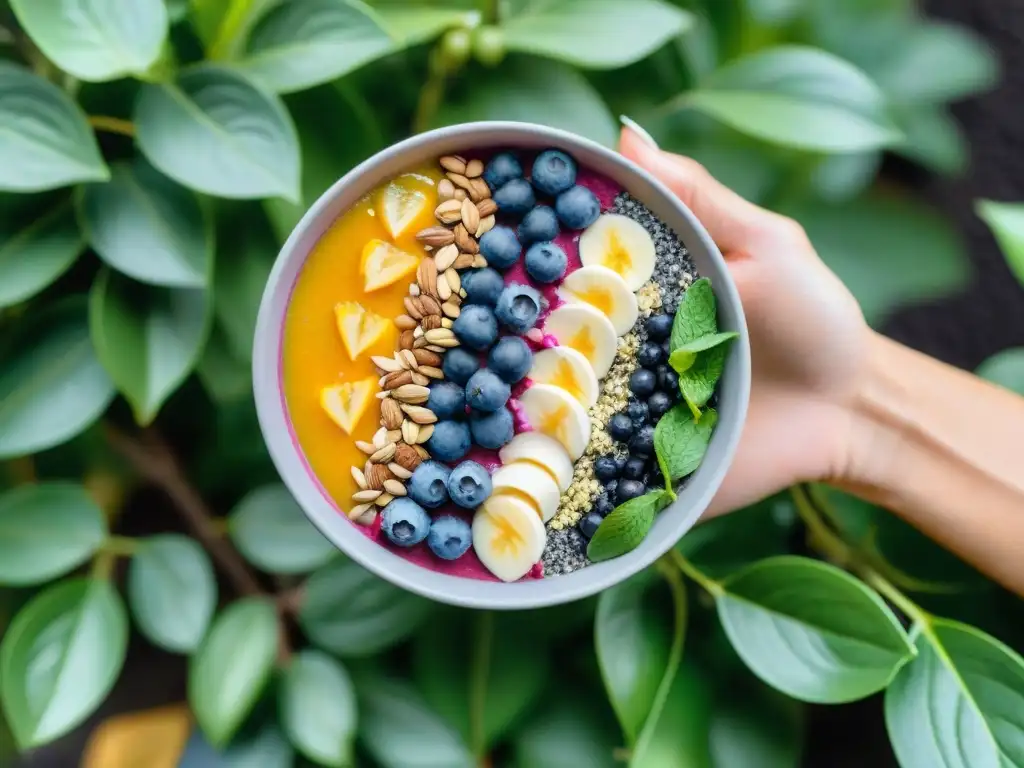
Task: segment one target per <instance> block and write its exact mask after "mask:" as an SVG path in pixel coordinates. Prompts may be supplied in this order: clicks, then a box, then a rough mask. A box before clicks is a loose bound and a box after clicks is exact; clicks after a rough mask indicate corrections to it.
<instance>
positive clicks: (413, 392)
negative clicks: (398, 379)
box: [391, 374, 430, 405]
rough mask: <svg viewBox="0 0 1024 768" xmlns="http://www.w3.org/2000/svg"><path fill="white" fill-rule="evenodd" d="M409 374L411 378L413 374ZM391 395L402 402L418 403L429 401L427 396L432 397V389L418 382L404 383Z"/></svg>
mask: <svg viewBox="0 0 1024 768" xmlns="http://www.w3.org/2000/svg"><path fill="white" fill-rule="evenodd" d="M409 375H410V378H411V376H412V374H409ZM391 396H392V397H393V398H395V399H396V400H398V401H399V402H400V403H412V404H413V405H418V404H420V403H425V402H427V398H428V397H430V390H429V389H427V388H426V387H424V386H420V385H417V384H403V385H402V386H400V387H398V389H396V390H395V391H394V392H392V393H391Z"/></svg>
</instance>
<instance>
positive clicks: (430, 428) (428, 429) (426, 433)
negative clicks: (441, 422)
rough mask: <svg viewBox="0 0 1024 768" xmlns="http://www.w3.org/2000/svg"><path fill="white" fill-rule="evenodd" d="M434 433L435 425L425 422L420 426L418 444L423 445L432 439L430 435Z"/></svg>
mask: <svg viewBox="0 0 1024 768" xmlns="http://www.w3.org/2000/svg"><path fill="white" fill-rule="evenodd" d="M432 434H434V425H433V424H424V425H423V426H422V427H420V434H419V437H417V438H416V444H417V445H423V444H424V443H426V442H427V440H429V439H430V436H431V435H432Z"/></svg>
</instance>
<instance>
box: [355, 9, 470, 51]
mask: <svg viewBox="0 0 1024 768" xmlns="http://www.w3.org/2000/svg"><path fill="white" fill-rule="evenodd" d="M373 9H374V11H376V13H377V16H378V17H380V19H381V20H382V21H383V22H384V28H385V29H387V31H388V32H389V33H390V34H391V36H392V37H393V38H394V39H395V40H396V41H397V42H398V43H399V44H401V45H403V46H413V45H419V44H421V43H425V42H428V41H430V40H433V39H434V38H435V37H437V36H438V35H440V34H441V33H442V32H444V31H445V30H446V29H450V28H452V27H465V28H467V29H469V28H472V27H475V26H476V25H477V24H479V23H480V12H479V11H477V10H475V9H471V8H466V9H459V8H437V7H432V6H427V5H410V4H409V3H407V2H406V0H378V1H377V2H376V3H374V8H373Z"/></svg>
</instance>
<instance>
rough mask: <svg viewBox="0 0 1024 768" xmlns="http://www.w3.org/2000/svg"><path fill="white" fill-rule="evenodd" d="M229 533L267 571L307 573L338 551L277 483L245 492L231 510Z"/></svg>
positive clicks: (249, 557)
mask: <svg viewBox="0 0 1024 768" xmlns="http://www.w3.org/2000/svg"><path fill="white" fill-rule="evenodd" d="M228 533H229V534H230V536H231V541H233V542H234V544H235V546H236V547H238V551H239V552H241V553H242V554H243V555H244V556H245V559H246V560H248V561H249V562H251V563H253V564H254V565H256V566H257V567H258V568H260V569H262V570H264V571H267V572H268V573H307V572H308V571H312V570H314V569H316V568H319V567H320V566H321V565H324V564H325V563H326V562H327V561H328V560H330V559H331V558H332V557H334V555H335V553H336V552H337V550H336V549H335V548H334V545H333V544H332V543H331V542H330V541H328V540H327V539H326V538H325V537H324V536H323V534H321V533H320V531H318V530H317V529H316V528H315V527H314V526H313V524H312V523H311V522H309V520H308V519H307V518H306V515H305V513H304V512H303V511H302V508H301V507H299V505H298V504H297V503H296V501H295V499H294V498H292V495H291V494H290V493H288V489H287V488H285V487H284V486H283V485H281V484H280V483H278V484H275V485H264V486H262V487H260V488H256V489H254V490H252V491H250V492H249V493H248V494H246V496H245V498H243V499H242V500H241V501H240V502H238V505H237V506H236V507H235V508H234V509H233V510H232V511H231V516H230V517H229V518H228Z"/></svg>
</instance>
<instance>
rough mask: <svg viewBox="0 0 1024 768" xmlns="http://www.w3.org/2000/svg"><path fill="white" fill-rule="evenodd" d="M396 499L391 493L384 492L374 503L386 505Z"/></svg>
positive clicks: (381, 505) (380, 505)
mask: <svg viewBox="0 0 1024 768" xmlns="http://www.w3.org/2000/svg"><path fill="white" fill-rule="evenodd" d="M394 500H395V497H394V496H392V495H391V494H390V493H382V494H381V495H380V496H378V497H377V498H376V499H375V500H374V502H373V503H374V504H376V505H377V506H378V507H386V506H387V505H388V504H390V503H391V502H392V501H394Z"/></svg>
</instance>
